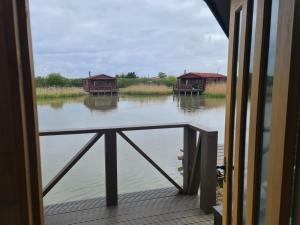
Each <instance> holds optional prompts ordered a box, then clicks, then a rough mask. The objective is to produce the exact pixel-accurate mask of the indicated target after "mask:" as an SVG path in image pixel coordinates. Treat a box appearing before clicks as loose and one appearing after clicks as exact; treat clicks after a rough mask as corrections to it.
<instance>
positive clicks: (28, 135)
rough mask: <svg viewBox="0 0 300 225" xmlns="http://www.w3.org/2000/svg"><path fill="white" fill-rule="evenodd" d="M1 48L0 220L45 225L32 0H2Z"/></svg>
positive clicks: (11, 224)
mask: <svg viewBox="0 0 300 225" xmlns="http://www.w3.org/2000/svg"><path fill="white" fill-rule="evenodd" d="M0 49H1V51H0V58H1V60H0V74H1V76H0V83H1V88H0V105H1V107H0V128H1V129H0V136H1V143H0V171H1V188H0V189H1V191H0V210H1V218H0V220H1V224H2V222H3V224H5V225H42V224H44V218H43V200H42V190H41V189H42V182H41V181H42V180H41V167H40V152H39V138H38V126H37V124H38V123H37V109H36V101H35V85H34V82H35V81H34V72H33V58H32V47H31V34H30V23H29V5H28V0H3V1H0Z"/></svg>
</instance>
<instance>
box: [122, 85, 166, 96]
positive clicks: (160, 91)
mask: <svg viewBox="0 0 300 225" xmlns="http://www.w3.org/2000/svg"><path fill="white" fill-rule="evenodd" d="M119 93H120V94H124V95H169V94H172V88H170V87H167V86H165V85H155V84H150V85H146V84H136V85H131V86H129V87H126V88H120V89H119Z"/></svg>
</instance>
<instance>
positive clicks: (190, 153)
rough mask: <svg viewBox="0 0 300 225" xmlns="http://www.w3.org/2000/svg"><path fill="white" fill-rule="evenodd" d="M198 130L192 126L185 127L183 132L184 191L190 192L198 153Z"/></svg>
mask: <svg viewBox="0 0 300 225" xmlns="http://www.w3.org/2000/svg"><path fill="white" fill-rule="evenodd" d="M196 134H197V132H196V131H195V130H193V129H191V128H190V127H184V132H183V191H184V193H186V194H189V186H190V180H191V173H192V169H193V162H194V156H195V153H196V139H197V136H196Z"/></svg>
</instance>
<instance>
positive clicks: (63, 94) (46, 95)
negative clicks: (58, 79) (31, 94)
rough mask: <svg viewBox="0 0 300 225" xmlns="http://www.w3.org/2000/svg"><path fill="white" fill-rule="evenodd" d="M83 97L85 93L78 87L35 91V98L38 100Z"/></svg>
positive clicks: (38, 89)
mask: <svg viewBox="0 0 300 225" xmlns="http://www.w3.org/2000/svg"><path fill="white" fill-rule="evenodd" d="M84 95H86V93H85V92H84V91H83V89H82V88H78V87H58V88H56V87H49V88H37V89H36V96H37V98H38V100H40V99H54V98H74V97H80V96H84Z"/></svg>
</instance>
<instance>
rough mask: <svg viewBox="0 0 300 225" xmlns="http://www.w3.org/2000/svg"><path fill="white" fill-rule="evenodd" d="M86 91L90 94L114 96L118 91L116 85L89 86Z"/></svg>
mask: <svg viewBox="0 0 300 225" xmlns="http://www.w3.org/2000/svg"><path fill="white" fill-rule="evenodd" d="M87 91H88V92H89V93H90V94H114V93H118V91H119V89H118V87H117V86H116V85H97V86H93V85H91V86H89V87H88V90H87Z"/></svg>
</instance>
